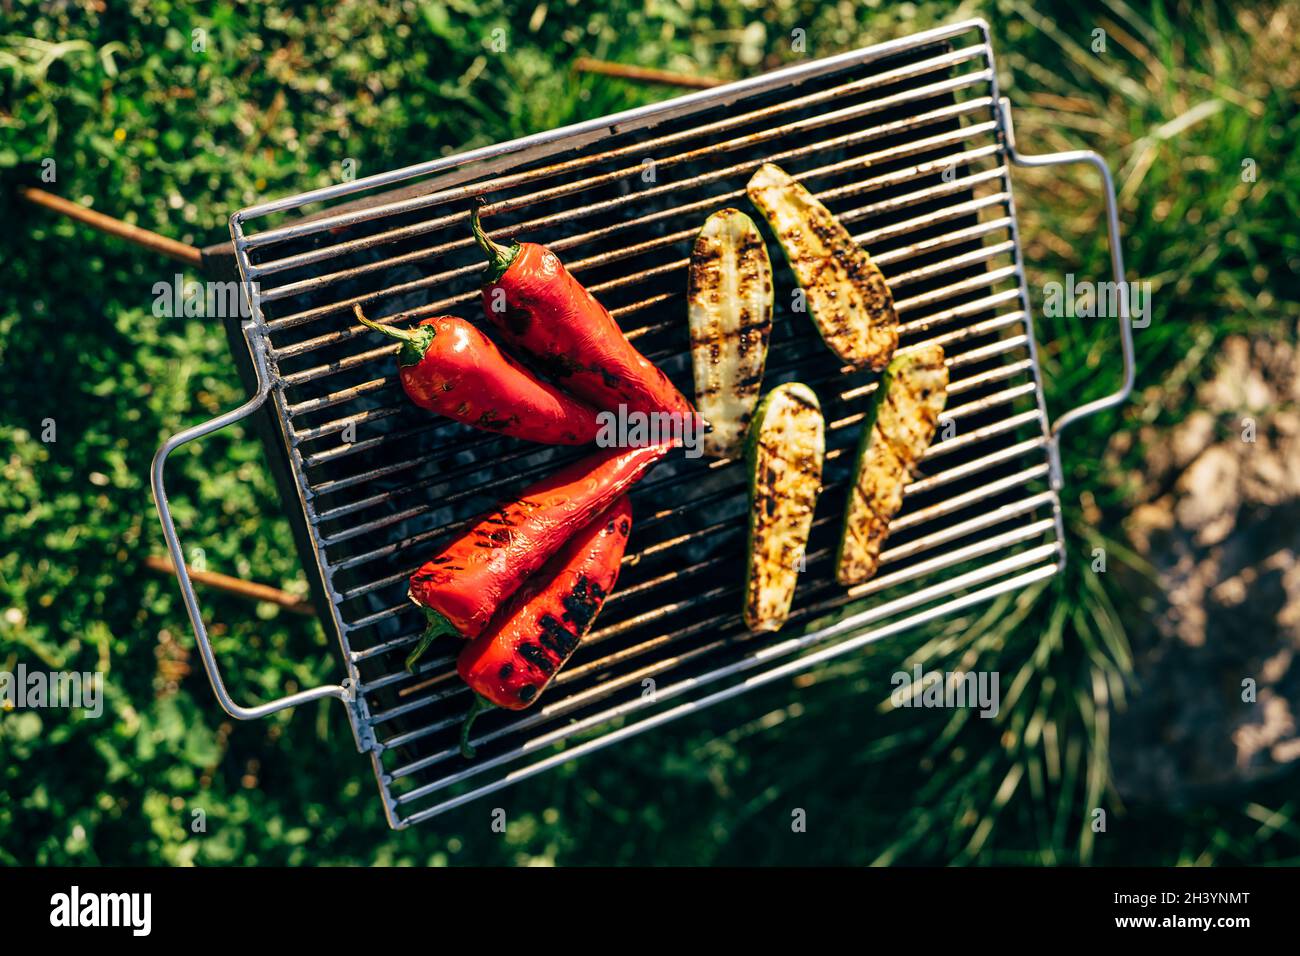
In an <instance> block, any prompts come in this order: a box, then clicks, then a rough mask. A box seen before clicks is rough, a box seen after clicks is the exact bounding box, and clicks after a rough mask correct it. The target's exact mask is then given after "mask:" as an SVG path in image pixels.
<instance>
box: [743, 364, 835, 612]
mask: <svg viewBox="0 0 1300 956" xmlns="http://www.w3.org/2000/svg"><path fill="white" fill-rule="evenodd" d="M825 432H826V426H825V423H824V422H823V420H822V411H821V405H820V404H819V403H818V401H817V396H816V395H815V394H814V393H813V390H812V389H811V388H809V387H808V386H807V385H803V384H801V383H799V382H791V383H789V384H787V385H781V386H778V387H777V388H774V389H772V391H771V392H769V393H768V394H767V396H766V397H765V398H764V399H763V401H762V402H761V403H759V406H758V410H757V411H756V412H755V413H754V420H753V421H752V422H750V425H749V433H748V435H747V436H746V439H745V459H746V464H747V465H748V468H749V501H750V513H749V554H748V559H747V561H746V574H745V607H744V618H745V624H746V626H748V627H749V629H750V630H751V631H778V630H780V629H781V625H783V624H784V623H785V619H786V617H788V616H789V614H790V603H791V602H792V601H793V600H794V588H795V582H796V581H797V579H798V577H799V570H800V568H801V567H802V566H803V563H804V549H805V548H806V547H807V546H808V532H809V531H810V530H811V529H812V520H813V511H814V509H815V508H816V507H817V497H818V495H820V494H821V490H822V459H823V458H824V457H825V454H826V436H825Z"/></svg>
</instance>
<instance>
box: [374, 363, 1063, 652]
mask: <svg viewBox="0 0 1300 956" xmlns="http://www.w3.org/2000/svg"><path fill="white" fill-rule="evenodd" d="M1030 391H1032V386H1031V388H1030ZM1024 394H1027V392H1026V391H1025V390H1024V389H1023V388H1015V389H1010V390H1007V391H1005V392H1002V393H998V394H997V395H994V396H990V399H995V400H989V399H981V400H980V401H978V402H974V403H969V404H970V406H971V407H970V409H969V411H968V412H966V413H965V414H975V413H977V412H980V411H985V410H986V409H988V408H990V407H994V406H996V405H997V404H1000V403H1002V402H1005V401H1012V400H1014V398H1016V397H1019V396H1021V395H1024ZM963 408H965V406H963ZM958 411H959V409H954V410H952V412H951V413H945V415H944V416H943V417H942V418H941V421H947V420H956V419H957V418H958V417H964V415H963V416H959V415H958V414H957V413H958ZM860 419H861V415H858V416H856V417H855V420H860ZM1039 420H1040V418H1039V412H1038V410H1037V409H1035V410H1033V411H1028V412H1024V413H1022V414H1020V415H1013V416H1011V417H1009V418H1006V419H1003V420H1002V421H998V422H994V423H993V424H990V425H986V426H984V427H983V428H977V429H975V430H973V431H971V432H968V433H967V434H965V435H959V436H957V437H955V438H951V439H948V440H946V441H940V442H935V443H934V444H933V445H931V446H930V448H929V449H928V450H927V452H926V454H925V456H924V458H923V459H922V460H923V461H930V460H932V459H933V458H938V457H940V456H942V455H946V454H949V453H951V452H954V451H959V450H961V449H963V448H966V447H968V446H970V445H973V444H977V443H979V442H982V441H984V440H986V439H988V438H993V437H996V436H999V435H1003V434H1006V433H1007V432H1012V431H1015V430H1016V429H1018V428H1020V427H1022V426H1023V425H1026V424H1031V423H1035V422H1038V421H1039ZM849 424H852V422H851V421H848V420H841V421H839V422H835V423H832V424H830V425H828V426H827V428H828V430H835V431H838V430H842V429H844V428H845V427H847V426H848V425H849ZM844 451H845V449H834V450H832V451H831V452H828V453H827V459H828V460H832V461H833V460H834V459H835V458H836V457H838V456H839V455H840V454H843V453H844ZM995 454H997V453H995ZM986 457H987V456H986ZM985 461H986V459H985V458H981V459H978V460H976V461H973V462H968V463H966V464H964V465H961V466H958V467H957V468H953V469H950V470H949V471H946V472H940V473H939V474H937V475H934V476H932V477H930V478H926V479H922V480H920V481H916V482H913V483H912V484H911V485H909V486H908V488H909V489H912V488H915V489H916V490H915V491H914V492H912V493H914V494H919V493H921V492H923V491H929V490H931V489H932V488H934V487H936V486H938V485H942V484H947V483H949V482H951V481H955V480H957V479H959V478H964V477H966V476H967V475H969V474H972V473H974V472H978V471H980V470H983V468H985V467H988V466H987V465H986V464H984V462H985ZM675 477H676V478H677V479H678V480H677V481H674V480H673V479H669V480H670V481H672V483H673V484H677V483H679V482H681V481H686V480H689V478H690V476H689V474H688V475H681V476H675ZM906 493H907V492H904V494H906ZM428 510H431V506H417V508H412V509H407V511H405V512H398V514H397V515H393V516H386V517H385V518H383V519H377V521H378V522H382V524H377V527H387V526H389V525H390V524H391V523H393V521H390V520H389V519H390V518H392V519H396V520H401V521H405V520H409V519H410V518H411V517H413V516H414V515H415V514H416V513H424V512H425V511H428ZM399 516H400V517H399ZM472 520H473V518H469V519H466V520H465V521H464V522H461V523H460V524H459V525H457V526H452V527H450V528H443V529H440V534H441V533H448V532H450V533H452V534H454V533H455V532H456V531H457V530H461V529H463V528H464V527H467V526H468V524H469V522H470V521H472ZM371 524H376V522H371ZM726 524H727V522H723V523H722V526H725V525H726ZM717 527H719V526H718V525H711V526H709V527H708V528H706V529H700V530H697V531H694V532H692V533H690V534H689V535H683V536H681V537H680V539H675V541H674V543H685V542H687V541H690V540H693V539H695V538H697V537H700V536H701V535H702V534H704V533H705V531H710V530H716V529H717ZM366 530H367V531H370V530H374V528H369V527H368V528H366ZM408 540H410V539H408ZM661 550H662V548H661ZM649 553H655V552H653V551H651V550H649V549H646V548H643V549H642V550H641V551H640V552H638V555H635V556H629V557H628V558H626V559H625V562H629V563H630V562H631V561H632V560H634V559H635V558H637V557H638V556H644V555H646V554H649ZM417 566H418V565H417ZM414 571H415V567H411V568H410V570H409V571H407V572H406V575H405V576H407V577H409V576H410V575H411V574H412V573H413V572H414ZM399 580H400V578H399ZM408 610H410V605H409V604H407V603H405V602H404V603H401V604H397V605H393V606H390V607H388V608H386V609H384V610H382V611H376V612H374V613H372V614H368V615H366V616H365V617H362V618H359V619H358V620H356V621H354V622H352V624H351V625H350V629H351V630H360V629H362V628H365V627H369V626H371V625H373V624H376V623H378V622H379V621H382V620H385V619H386V618H389V617H392V616H394V615H396V614H400V613H402V612H404V611H408Z"/></svg>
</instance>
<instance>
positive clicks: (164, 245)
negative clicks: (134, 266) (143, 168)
mask: <svg viewBox="0 0 1300 956" xmlns="http://www.w3.org/2000/svg"><path fill="white" fill-rule="evenodd" d="M18 194H19V195H20V196H22V197H23V198H24V199H26V200H27V201H28V202H29V203H32V204H34V205H37V206H43V207H45V208H46V209H50V210H53V211H54V212H57V213H59V214H60V215H63V216H67V217H68V218H69V219H75V220H77V221H78V222H84V223H85V224H86V225H88V226H90V227H91V228H92V229H98V230H99V231H100V232H106V233H108V234H109V235H110V236H118V237H120V238H122V239H125V240H126V241H127V242H133V243H135V244H136V245H137V246H143V247H144V248H146V249H149V250H151V251H153V252H157V253H161V254H162V255H164V256H167V257H168V258H171V259H175V260H176V261H177V262H183V263H185V264H186V265H191V266H197V265H201V264H202V262H203V254H202V253H201V252H199V248H198V246H190V245H186V244H185V243H183V242H177V241H176V240H175V239H169V238H167V237H166V236H163V235H159V234H158V233H156V232H150V231H149V230H148V229H141V228H140V227H139V226H133V225H131V224H130V223H129V222H123V221H122V220H121V219H114V218H113V217H112V216H106V215H104V214H103V213H102V212H96V211H95V210H93V209H90V208H89V207H87V206H83V205H81V204H80V203H75V202H71V201H70V200H67V199H64V198H63V197H62V196H56V195H54V193H47V192H46V191H45V190H43V189H33V188H31V187H30V186H24V187H22V188H20V189H19V190H18Z"/></svg>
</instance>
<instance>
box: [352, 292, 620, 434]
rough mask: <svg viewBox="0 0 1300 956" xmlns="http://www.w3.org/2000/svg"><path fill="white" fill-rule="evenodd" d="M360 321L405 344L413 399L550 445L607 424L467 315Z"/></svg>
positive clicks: (403, 369) (402, 354) (403, 363)
mask: <svg viewBox="0 0 1300 956" xmlns="http://www.w3.org/2000/svg"><path fill="white" fill-rule="evenodd" d="M353 309H354V311H355V312H356V316H357V321H359V322H360V323H361V324H362V325H364V326H366V327H367V328H370V329H374V330H375V331H376V332H382V333H383V334H384V335H387V336H388V337H389V338H393V339H397V340H398V341H399V342H401V343H402V347H401V349H399V350H398V353H397V365H398V377H399V378H400V379H401V380H402V389H403V390H404V391H405V392H406V394H407V395H408V396H409V397H410V399H411V401H413V402H415V404H417V405H419V406H420V407H421V408H426V409H428V410H429V411H431V412H437V413H438V414H440V415H446V416H447V417H448V418H454V419H455V420H456V421H458V422H463V423H464V424H466V425H472V426H473V427H475V428H481V429H483V430H484V431H490V432H497V433H499V434H502V435H511V436H513V437H515V438H523V439H526V440H527V441H536V442H543V443H545V444H548V445H585V444H587V443H589V442H592V441H595V439H596V434H597V432H598V431H599V430H600V429H599V426H598V425H597V423H596V410H595V409H594V408H592V407H591V406H589V405H586V404H584V403H583V402H580V401H578V400H577V399H575V398H572V397H570V396H568V395H565V394H564V393H563V392H561V391H560V390H559V389H557V388H555V387H554V386H553V385H549V384H547V383H546V382H542V381H539V380H538V379H536V378H534V377H533V376H532V375H531V374H530V373H529V372H528V370H527V369H525V368H524V367H523V366H521V365H519V364H518V363H517V362H515V361H513V360H512V359H511V358H510V357H509V356H507V355H505V354H503V353H502V352H501V350H500V349H498V348H497V347H496V344H495V343H494V342H493V341H492V340H491V339H489V338H488V337H487V336H486V335H484V334H483V333H482V332H480V331H479V330H478V329H477V328H475V327H474V326H473V325H471V324H470V323H468V322H466V321H465V320H464V319H458V318H456V317H455V316H452V315H441V316H438V317H436V318H431V319H424V320H423V321H422V322H420V324H419V325H417V326H416V327H415V328H413V329H395V328H392V327H391V326H387V325H380V324H379V323H378V322H372V321H370V319H368V318H366V316H365V314H364V313H363V312H362V311H361V306H359V305H358V306H353Z"/></svg>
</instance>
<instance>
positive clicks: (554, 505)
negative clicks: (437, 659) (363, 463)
mask: <svg viewBox="0 0 1300 956" xmlns="http://www.w3.org/2000/svg"><path fill="white" fill-rule="evenodd" d="M670 447H671V445H669V444H667V443H662V444H655V445H647V446H645V447H642V448H631V449H627V448H612V449H607V450H603V451H599V452H596V453H595V454H593V455H588V456H587V457H586V458H583V459H581V460H579V461H576V462H574V463H573V464H571V465H569V466H567V467H565V468H562V469H560V470H559V471H557V472H556V473H555V474H553V475H551V476H550V477H548V478H544V479H543V480H541V481H539V482H537V483H536V484H534V485H532V486H531V487H529V488H528V489H527V490H525V491H524V493H523V494H522V495H520V496H519V498H518V499H517V500H515V501H508V502H504V503H502V504H500V505H498V506H497V507H496V508H494V509H492V510H491V511H489V512H487V513H485V514H483V515H480V516H479V518H478V520H477V521H476V522H475V523H474V525H473V527H471V528H470V529H469V531H467V532H466V533H465V534H463V535H461V536H460V537H459V538H457V539H456V540H455V541H453V542H451V544H449V545H447V546H446V547H445V548H443V549H442V550H441V551H440V552H438V554H436V555H435V556H434V557H433V558H431V559H430V560H428V561H426V562H425V563H424V564H423V565H422V566H421V567H420V568H419V570H417V571H416V572H415V573H414V574H413V575H411V587H410V590H409V592H408V596H409V597H410V599H411V600H412V601H414V602H415V603H416V604H418V605H419V606H420V607H422V608H424V609H425V610H426V611H427V612H428V614H429V628H428V630H426V631H425V633H424V636H423V637H422V638H421V639H420V641H419V643H418V644H417V645H416V647H415V650H414V651H412V652H411V655H410V656H409V657H407V659H406V666H407V668H408V669H410V668H413V667H414V665H415V662H416V660H418V659H419V657H420V655H421V654H423V653H424V651H425V650H426V649H427V648H428V646H429V644H430V643H432V642H433V640H434V638H436V637H438V636H439V635H441V634H458V635H459V636H461V637H463V638H465V639H467V640H473V639H474V638H476V637H478V636H479V635H480V634H482V633H483V631H484V630H485V629H486V628H487V626H488V622H489V621H490V620H491V618H492V616H493V614H494V613H495V612H496V611H497V610H498V609H499V608H500V607H501V606H502V605H503V604H504V603H505V601H506V599H507V598H509V597H510V595H512V594H514V592H515V591H517V590H518V589H519V587H520V586H521V585H522V584H523V583H524V582H525V581H526V580H528V578H529V577H530V576H532V574H533V572H534V571H536V570H537V569H538V568H540V567H541V566H542V565H544V564H545V563H546V562H547V561H548V560H549V559H550V558H551V557H552V556H553V555H554V554H555V553H556V552H557V551H559V550H560V548H562V547H563V546H564V543H565V542H566V541H568V540H569V539H570V538H571V537H573V535H574V533H575V532H576V531H577V530H578V529H580V528H582V527H584V526H586V525H587V524H589V523H590V522H591V521H592V519H593V518H595V516H596V515H598V514H600V513H601V512H602V511H604V510H605V509H607V508H608V507H609V506H610V503H611V502H612V501H613V500H614V499H615V498H617V497H619V496H620V495H621V494H623V493H624V492H625V491H627V490H628V489H629V488H631V487H632V485H634V484H636V482H637V481H638V480H640V478H641V476H642V475H644V474H645V473H646V472H647V471H648V470H649V469H650V467H651V466H652V465H653V464H654V463H655V462H657V461H658V460H659V459H660V458H662V457H663V456H664V455H665V454H667V453H668V450H669V449H670Z"/></svg>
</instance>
